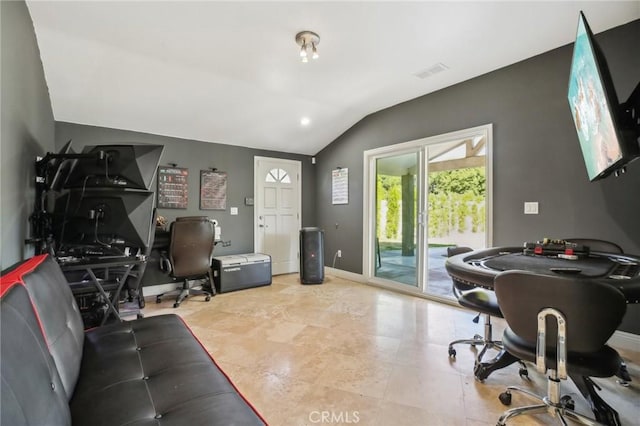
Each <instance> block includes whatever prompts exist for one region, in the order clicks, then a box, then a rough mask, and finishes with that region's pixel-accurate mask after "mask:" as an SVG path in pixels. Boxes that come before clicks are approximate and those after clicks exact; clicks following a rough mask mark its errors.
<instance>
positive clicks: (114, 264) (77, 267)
mask: <svg viewBox="0 0 640 426" xmlns="http://www.w3.org/2000/svg"><path fill="white" fill-rule="evenodd" d="M56 260H57V262H58V264H59V265H60V269H61V270H62V272H63V273H64V274H65V276H66V277H67V279H68V281H69V286H70V288H71V291H72V293H73V294H74V296H76V297H78V296H82V295H86V294H90V293H95V292H96V291H97V292H98V293H100V295H101V296H102V297H103V298H104V301H105V303H106V306H107V311H106V312H104V315H103V316H102V319H101V320H100V325H104V324H105V323H106V322H107V320H108V318H109V317H110V316H111V315H113V316H114V317H115V318H116V319H117V320H118V321H121V320H122V318H121V317H120V313H119V310H118V308H117V306H118V304H119V301H120V293H121V292H122V288H123V286H124V284H125V283H126V281H127V278H128V277H129V276H130V275H131V272H132V270H133V269H134V268H135V267H136V266H139V265H143V264H145V262H146V259H145V257H144V256H102V257H72V256H67V257H58V258H57V259H56ZM75 272H80V273H86V275H88V277H89V278H90V279H89V280H87V279H85V276H84V274H83V276H82V278H81V279H80V280H77V281H76V280H75V279H74V278H73V277H74V273H75ZM98 275H100V277H98ZM69 277H72V278H71V279H70V280H69ZM138 278H139V277H138ZM107 292H111V293H112V295H111V297H109V295H108V294H107ZM81 308H82V307H81Z"/></svg>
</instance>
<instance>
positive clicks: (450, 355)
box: [449, 348, 457, 358]
mask: <svg viewBox="0 0 640 426" xmlns="http://www.w3.org/2000/svg"><path fill="white" fill-rule="evenodd" d="M456 353H457V352H456V350H455V349H453V348H449V357H451V358H455V357H456Z"/></svg>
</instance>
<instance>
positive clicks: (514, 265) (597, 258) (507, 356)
mask: <svg viewBox="0 0 640 426" xmlns="http://www.w3.org/2000/svg"><path fill="white" fill-rule="evenodd" d="M445 267H446V269H447V272H448V273H449V275H451V278H452V279H453V280H454V281H458V282H461V283H464V284H468V285H472V286H476V287H481V288H485V289H489V290H493V289H494V280H495V279H496V277H497V276H498V275H499V274H500V273H502V272H504V271H513V270H520V271H528V272H532V273H534V274H536V275H542V276H544V275H549V276H551V277H558V276H571V277H573V278H577V279H579V280H585V281H584V282H585V283H586V282H587V280H590V279H598V280H599V281H601V282H604V283H606V284H609V285H611V286H613V287H615V288H617V289H618V290H620V292H621V293H622V294H623V296H624V298H625V300H626V302H627V304H636V303H640V256H634V255H627V254H622V253H606V252H590V253H587V252H584V253H582V254H580V255H573V254H567V255H565V254H562V253H561V255H560V257H558V255H557V254H556V255H551V254H548V253H533V252H532V251H530V250H525V249H523V247H522V246H520V247H494V248H489V249H483V250H474V251H470V252H467V253H462V254H459V255H455V256H452V257H450V258H448V259H447V261H446V263H445ZM516 285H517V283H514V286H516ZM523 302H524V301H523ZM517 361H519V359H518V358H516V357H515V356H514V355H512V354H511V353H509V352H508V351H506V350H504V349H503V350H501V351H500V352H499V353H498V355H497V356H496V357H495V358H493V359H492V360H489V361H476V364H475V365H474V376H475V378H476V379H477V380H479V381H484V380H485V379H486V378H487V377H488V376H489V375H490V374H491V373H492V372H493V371H495V370H499V369H501V368H504V367H506V366H508V365H511V364H513V363H515V362H517ZM616 375H617V376H618V377H619V378H620V379H622V383H625V382H629V381H630V380H631V378H630V376H629V373H628V372H627V370H626V365H625V363H624V362H623V361H622V360H620V366H619V370H618V373H617V374H616ZM581 392H582V390H581ZM584 393H588V395H585V397H586V398H587V399H588V400H589V401H590V402H592V401H597V403H596V404H593V403H592V404H591V405H592V409H593V410H594V412H595V413H596V415H597V417H598V418H602V419H606V418H610V417H611V416H610V415H611V413H614V411H613V410H612V409H611V408H610V407H609V406H608V405H607V404H606V403H604V402H603V401H601V400H600V399H599V398H598V397H597V395H596V394H595V391H593V390H592V389H587V390H585V392H584Z"/></svg>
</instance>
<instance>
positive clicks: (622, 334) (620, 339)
mask: <svg viewBox="0 0 640 426" xmlns="http://www.w3.org/2000/svg"><path fill="white" fill-rule="evenodd" d="M607 344H608V345H609V346H613V347H614V348H616V349H622V350H629V351H634V352H637V351H638V348H640V335H638V334H633V333H628V332H626V331H620V330H617V331H616V332H615V333H613V336H611V338H610V339H609V341H608V342H607Z"/></svg>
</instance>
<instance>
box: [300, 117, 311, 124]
mask: <svg viewBox="0 0 640 426" xmlns="http://www.w3.org/2000/svg"><path fill="white" fill-rule="evenodd" d="M310 123H311V119H310V118H309V117H302V118H301V119H300V125H301V126H308V125H309V124H310Z"/></svg>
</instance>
